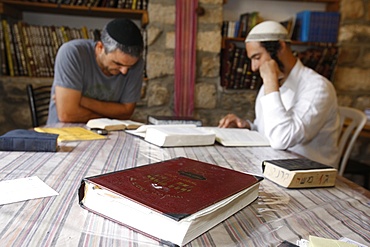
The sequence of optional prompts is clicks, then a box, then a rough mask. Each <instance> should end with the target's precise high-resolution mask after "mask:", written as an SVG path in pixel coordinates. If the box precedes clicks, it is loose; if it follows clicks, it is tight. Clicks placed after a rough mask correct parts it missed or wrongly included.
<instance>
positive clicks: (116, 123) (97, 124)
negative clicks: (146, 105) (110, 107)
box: [86, 118, 144, 131]
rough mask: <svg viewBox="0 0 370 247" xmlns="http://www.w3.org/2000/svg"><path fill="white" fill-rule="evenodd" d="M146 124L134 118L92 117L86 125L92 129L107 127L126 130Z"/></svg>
mask: <svg viewBox="0 0 370 247" xmlns="http://www.w3.org/2000/svg"><path fill="white" fill-rule="evenodd" d="M142 125H144V124H143V123H140V122H136V121H133V120H118V119H110V118H96V119H90V120H89V121H88V122H87V123H86V126H87V127H89V128H90V129H93V128H99V129H105V130H108V131H113V130H125V129H129V130H132V129H137V128H139V127H140V126H142Z"/></svg>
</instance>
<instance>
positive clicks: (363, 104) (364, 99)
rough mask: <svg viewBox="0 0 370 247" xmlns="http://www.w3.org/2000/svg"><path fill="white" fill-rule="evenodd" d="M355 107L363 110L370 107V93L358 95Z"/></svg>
mask: <svg viewBox="0 0 370 247" xmlns="http://www.w3.org/2000/svg"><path fill="white" fill-rule="evenodd" d="M353 107H355V108H357V109H361V110H365V109H366V108H370V94H368V95H363V96H360V97H356V99H355V103H354V104H353Z"/></svg>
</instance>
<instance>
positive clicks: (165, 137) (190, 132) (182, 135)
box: [126, 124, 216, 147]
mask: <svg viewBox="0 0 370 247" xmlns="http://www.w3.org/2000/svg"><path fill="white" fill-rule="evenodd" d="M126 132H127V133H129V134H132V135H136V136H139V137H141V138H143V139H144V140H145V141H147V142H150V143H152V144H154V145H157V146H160V147H182V146H206V145H213V144H214V143H215V138H216V136H215V133H213V132H211V131H208V130H204V129H203V128H202V127H197V126H196V125H191V124H177V125H176V124H166V125H143V126H140V127H139V128H138V129H136V130H126Z"/></svg>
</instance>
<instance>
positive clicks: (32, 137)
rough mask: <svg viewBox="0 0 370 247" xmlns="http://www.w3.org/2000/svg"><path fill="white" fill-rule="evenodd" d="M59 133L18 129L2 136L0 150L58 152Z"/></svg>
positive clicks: (0, 137)
mask: <svg viewBox="0 0 370 247" xmlns="http://www.w3.org/2000/svg"><path fill="white" fill-rule="evenodd" d="M58 136H59V135H57V134H49V133H40V132H36V131H33V130H25V129H16V130H11V131H9V132H7V133H5V134H4V135H2V136H0V151H29V152H56V151H57V147H58Z"/></svg>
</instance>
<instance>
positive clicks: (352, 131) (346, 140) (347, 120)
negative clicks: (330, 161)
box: [336, 106, 367, 176]
mask: <svg viewBox="0 0 370 247" xmlns="http://www.w3.org/2000/svg"><path fill="white" fill-rule="evenodd" d="M339 115H340V124H341V126H342V131H341V135H340V138H339V153H340V154H342V155H340V156H339V157H338V158H337V163H336V164H339V166H338V168H339V172H338V173H339V175H341V176H343V173H344V171H345V170H346V166H347V161H348V158H349V157H350V155H351V151H352V148H353V145H354V143H355V141H356V139H357V137H358V135H359V134H360V132H361V130H362V128H363V127H364V125H365V123H366V121H367V118H366V115H365V113H363V112H362V111H360V110H358V109H355V108H350V107H344V106H340V107H339Z"/></svg>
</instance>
